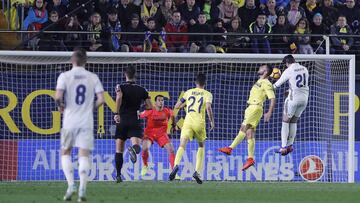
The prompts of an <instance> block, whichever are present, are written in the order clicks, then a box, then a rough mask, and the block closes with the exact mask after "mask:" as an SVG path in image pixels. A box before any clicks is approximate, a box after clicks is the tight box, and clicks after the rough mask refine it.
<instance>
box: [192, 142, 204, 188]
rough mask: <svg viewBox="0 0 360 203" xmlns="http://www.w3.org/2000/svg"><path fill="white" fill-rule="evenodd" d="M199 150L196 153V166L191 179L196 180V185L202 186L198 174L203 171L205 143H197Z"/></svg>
mask: <svg viewBox="0 0 360 203" xmlns="http://www.w3.org/2000/svg"><path fill="white" fill-rule="evenodd" d="M198 143H199V148H198V151H197V153H196V165H195V173H194V174H193V178H194V179H195V180H196V182H197V183H198V184H202V180H201V178H200V173H201V172H202V170H203V165H204V158H205V143H204V141H201V142H198Z"/></svg>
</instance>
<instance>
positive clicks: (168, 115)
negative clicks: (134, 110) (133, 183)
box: [140, 95, 176, 176]
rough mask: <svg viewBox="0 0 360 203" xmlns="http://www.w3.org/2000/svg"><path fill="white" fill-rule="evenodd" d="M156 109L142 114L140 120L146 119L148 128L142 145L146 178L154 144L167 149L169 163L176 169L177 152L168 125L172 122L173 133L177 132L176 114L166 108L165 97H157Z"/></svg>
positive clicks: (143, 173) (143, 171) (142, 171)
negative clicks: (169, 134)
mask: <svg viewBox="0 0 360 203" xmlns="http://www.w3.org/2000/svg"><path fill="white" fill-rule="evenodd" d="M154 107H155V108H154V109H151V110H145V111H143V112H142V113H141V114H140V118H143V119H144V118H145V119H146V128H145V131H144V138H143V143H142V160H143V164H144V165H143V167H142V169H141V175H142V176H145V175H146V173H147V171H148V168H149V166H148V158H149V149H150V147H151V145H152V144H153V143H154V142H157V143H158V145H159V146H160V147H161V148H165V149H166V150H167V152H168V154H169V163H170V166H171V169H173V168H174V161H175V152H174V146H173V145H172V143H171V140H170V138H169V136H168V134H167V130H168V124H169V122H171V126H172V129H171V132H172V131H174V130H176V122H175V117H174V113H173V111H172V110H171V109H170V108H167V107H164V96H162V95H157V96H156V97H155V105H154Z"/></svg>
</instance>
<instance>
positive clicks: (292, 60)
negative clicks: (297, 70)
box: [282, 54, 296, 64]
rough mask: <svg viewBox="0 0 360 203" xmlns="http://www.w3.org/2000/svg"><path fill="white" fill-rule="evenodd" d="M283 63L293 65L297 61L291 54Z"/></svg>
mask: <svg viewBox="0 0 360 203" xmlns="http://www.w3.org/2000/svg"><path fill="white" fill-rule="evenodd" d="M282 62H283V63H285V64H286V63H288V64H292V63H295V62H296V61H295V58H294V57H293V56H292V55H291V54H289V55H287V56H285V57H284V58H283V60H282Z"/></svg>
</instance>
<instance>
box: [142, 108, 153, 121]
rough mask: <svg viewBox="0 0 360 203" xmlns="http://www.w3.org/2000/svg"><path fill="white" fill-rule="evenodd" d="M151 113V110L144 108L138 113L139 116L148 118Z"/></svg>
mask: <svg viewBox="0 0 360 203" xmlns="http://www.w3.org/2000/svg"><path fill="white" fill-rule="evenodd" d="M151 113H152V110H145V111H143V112H141V114H140V118H141V119H144V118H148V117H149V116H150V115H151Z"/></svg>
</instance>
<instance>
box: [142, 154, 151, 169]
mask: <svg viewBox="0 0 360 203" xmlns="http://www.w3.org/2000/svg"><path fill="white" fill-rule="evenodd" d="M141 157H142V161H143V164H144V166H146V167H147V166H148V158H149V151H148V150H146V151H142V154H141Z"/></svg>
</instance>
